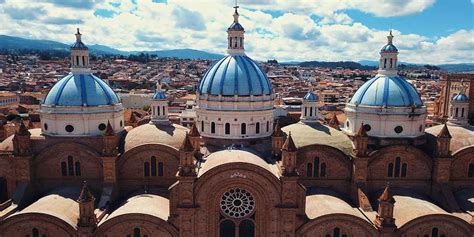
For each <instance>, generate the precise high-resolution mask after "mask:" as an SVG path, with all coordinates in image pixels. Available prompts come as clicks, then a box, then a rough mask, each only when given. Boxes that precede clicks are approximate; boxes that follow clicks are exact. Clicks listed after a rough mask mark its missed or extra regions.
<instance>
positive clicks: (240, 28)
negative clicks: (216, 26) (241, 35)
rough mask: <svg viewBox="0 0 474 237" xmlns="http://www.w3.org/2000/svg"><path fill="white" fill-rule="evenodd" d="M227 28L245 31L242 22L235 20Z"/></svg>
mask: <svg viewBox="0 0 474 237" xmlns="http://www.w3.org/2000/svg"><path fill="white" fill-rule="evenodd" d="M227 30H236V31H243V30H244V27H243V26H242V25H241V24H240V23H238V22H234V23H232V25H230V26H229V28H228V29H227Z"/></svg>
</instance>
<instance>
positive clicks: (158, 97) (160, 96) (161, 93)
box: [153, 91, 166, 100]
mask: <svg viewBox="0 0 474 237" xmlns="http://www.w3.org/2000/svg"><path fill="white" fill-rule="evenodd" d="M153 99H154V100H166V94H165V92H164V91H157V92H155V94H154V95H153Z"/></svg>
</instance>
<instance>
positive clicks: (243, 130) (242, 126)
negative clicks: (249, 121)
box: [240, 123, 247, 135]
mask: <svg viewBox="0 0 474 237" xmlns="http://www.w3.org/2000/svg"><path fill="white" fill-rule="evenodd" d="M240 133H241V134H242V135H245V134H247V125H246V124H245V123H242V124H241V125H240Z"/></svg>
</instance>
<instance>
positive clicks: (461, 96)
mask: <svg viewBox="0 0 474 237" xmlns="http://www.w3.org/2000/svg"><path fill="white" fill-rule="evenodd" d="M453 100H454V101H457V102H463V101H469V98H468V97H467V96H466V95H465V94H458V95H456V96H454V97H453Z"/></svg>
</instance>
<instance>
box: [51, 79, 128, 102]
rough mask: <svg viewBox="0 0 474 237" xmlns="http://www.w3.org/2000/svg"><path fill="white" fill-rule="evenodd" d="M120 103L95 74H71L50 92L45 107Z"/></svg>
mask: <svg viewBox="0 0 474 237" xmlns="http://www.w3.org/2000/svg"><path fill="white" fill-rule="evenodd" d="M118 103H120V100H119V98H118V96H117V95H116V94H115V92H114V91H113V90H112V88H110V86H109V85H107V83H105V82H104V81H102V80H101V79H100V78H98V77H96V76H94V75H93V74H73V73H70V74H69V75H67V76H66V77H64V78H63V79H61V80H60V81H59V82H57V83H56V84H55V85H54V86H53V88H51V90H50V91H49V93H48V95H47V96H46V98H45V100H44V103H43V104H44V105H57V106H99V105H113V104H118Z"/></svg>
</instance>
